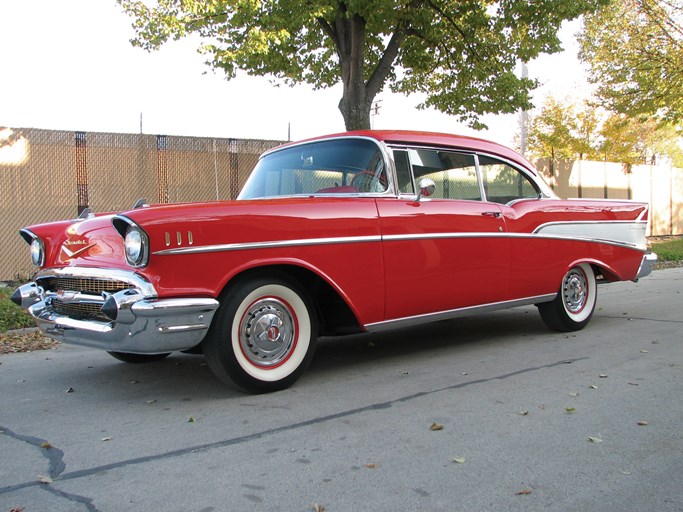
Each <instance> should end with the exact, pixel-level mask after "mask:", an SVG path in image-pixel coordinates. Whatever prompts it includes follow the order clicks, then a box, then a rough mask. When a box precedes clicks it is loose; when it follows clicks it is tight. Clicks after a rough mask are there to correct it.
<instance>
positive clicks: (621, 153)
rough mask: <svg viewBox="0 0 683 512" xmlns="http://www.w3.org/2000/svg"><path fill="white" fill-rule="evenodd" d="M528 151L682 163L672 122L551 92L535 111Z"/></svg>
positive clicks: (629, 162) (682, 152) (625, 161)
mask: <svg viewBox="0 0 683 512" xmlns="http://www.w3.org/2000/svg"><path fill="white" fill-rule="evenodd" d="M529 150H530V152H531V153H532V154H533V155H534V156H535V157H537V158H540V157H546V158H551V159H570V160H571V159H580V160H581V159H593V160H598V159H599V160H605V161H610V162H620V163H623V164H624V165H625V166H626V167H627V168H628V167H630V166H632V165H636V164H646V163H655V162H656V161H657V160H658V159H660V158H662V157H667V158H669V159H670V160H671V161H672V163H673V165H674V166H677V167H681V166H683V150H682V149H681V145H680V134H679V133H678V130H677V129H676V128H675V127H674V126H673V125H671V124H666V123H662V122H658V121H657V120H655V119H646V120H641V119H640V118H637V117H632V116H628V115H626V114H617V113H609V112H605V111H601V110H600V109H598V108H596V106H595V104H593V103H591V102H589V101H584V103H583V105H582V106H581V108H578V107H576V106H574V105H572V104H571V103H569V102H566V101H565V102H558V101H557V100H555V99H554V98H552V97H549V98H548V99H547V100H546V103H545V104H544V106H543V107H542V109H541V110H540V112H539V113H537V114H536V115H532V116H531V120H530V129H529Z"/></svg>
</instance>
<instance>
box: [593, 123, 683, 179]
mask: <svg viewBox="0 0 683 512" xmlns="http://www.w3.org/2000/svg"><path fill="white" fill-rule="evenodd" d="M601 134H602V137H603V142H602V145H601V147H600V151H601V153H602V154H603V158H604V159H605V160H609V161H613V162H621V163H623V164H624V166H625V167H626V169H630V168H631V167H632V166H633V165H637V164H648V163H653V164H654V163H656V162H657V160H659V159H661V158H662V157H666V158H668V159H670V160H671V162H672V163H673V165H675V166H678V167H683V151H682V150H681V147H680V145H679V142H678V140H679V139H678V133H677V131H676V129H675V128H674V127H673V126H671V125H662V124H660V123H658V122H657V121H656V120H654V119H646V120H641V119H638V118H634V117H629V116H627V115H625V114H613V115H611V116H610V117H609V118H608V119H606V120H605V122H604V124H603V126H602V129H601Z"/></svg>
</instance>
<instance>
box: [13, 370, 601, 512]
mask: <svg viewBox="0 0 683 512" xmlns="http://www.w3.org/2000/svg"><path fill="white" fill-rule="evenodd" d="M587 359H588V357H580V358H576V359H564V360H562V361H557V362H554V363H549V364H546V365H542V366H536V367H532V368H525V369H522V370H517V371H514V372H510V373H506V374H503V375H498V376H495V377H490V378H486V379H476V380H470V381H466V382H461V383H458V384H453V385H450V386H445V387H442V388H438V389H433V390H430V391H419V392H416V393H413V394H411V395H406V396H403V397H399V398H395V399H393V400H388V401H385V402H377V403H374V404H369V405H365V406H363V407H358V408H355V409H349V410H346V411H340V412H337V413H333V414H328V415H326V416H320V417H318V418H312V419H309V420H305V421H300V422H297V423H291V424H289V425H283V426H281V427H275V428H271V429H267V430H263V431H261V432H255V433H253V434H247V435H243V436H238V437H233V438H230V439H223V440H221V441H215V442H212V443H206V444H200V445H196V446H190V447H187V448H179V449H177V450H171V451H167V452H164V453H158V454H155V455H147V456H144V457H135V458H132V459H126V460H122V461H119V462H112V463H110V464H103V465H100V466H94V467H91V468H87V469H81V470H77V471H71V472H69V473H64V470H65V469H66V466H65V465H64V462H63V460H62V459H63V456H64V453H63V452H62V451H61V450H58V449H57V448H54V447H50V448H48V449H46V448H43V447H42V446H41V445H42V444H43V443H45V441H44V440H42V439H37V438H34V437H29V436H22V435H20V434H16V433H14V432H12V431H11V430H9V429H7V428H5V427H2V426H0V434H5V435H8V436H10V437H12V438H14V439H17V440H20V441H24V442H27V443H29V444H31V445H33V446H36V447H38V448H40V449H41V450H42V451H44V452H46V453H44V456H46V457H47V458H48V460H50V468H51V469H50V471H51V473H50V478H52V480H53V484H56V483H58V482H64V481H67V480H75V479H78V478H83V477H87V476H92V475H95V474H97V473H101V472H104V471H109V470H112V469H119V468H123V467H126V466H133V465H137V464H144V463H146V462H153V461H157V460H164V459H169V458H174V457H180V456H183V455H187V454H190V453H197V452H204V451H207V450H212V449H215V448H224V447H226V446H234V445H238V444H243V443H247V442H249V441H253V440H256V439H261V438H263V437H266V436H273V435H277V434H281V433H283V432H290V431H293V430H298V429H301V428H305V427H309V426H312V425H318V424H321V423H325V422H329V421H333V420H337V419H340V418H346V417H349V416H354V415H357V414H362V413H364V412H369V411H377V410H382V409H389V408H391V407H393V406H394V405H396V404H402V403H406V402H409V401H412V400H416V399H418V398H423V397H426V396H430V395H433V394H436V393H442V392H444V391H453V390H456V389H462V388H465V387H468V386H474V385H477V384H484V383H487V382H492V381H495V380H505V379H509V378H512V377H516V376H518V375H523V374H526V373H531V372H535V371H539V370H543V369H547V368H554V367H557V366H563V365H566V364H571V363H575V362H577V361H583V360H587ZM51 450H52V451H51ZM33 486H43V487H45V488H49V489H50V491H51V492H54V493H55V494H58V495H59V496H63V497H65V498H67V499H71V500H73V501H77V502H78V503H80V504H84V505H86V507H88V510H90V511H93V512H96V511H97V509H96V508H94V506H93V505H92V500H91V499H89V498H85V497H82V496H77V495H72V494H67V493H64V492H62V491H59V490H57V489H54V487H52V485H51V484H48V485H46V484H45V483H43V482H40V481H31V482H24V483H21V484H16V485H13V486H8V487H0V495H2V494H5V493H8V492H12V491H15V490H18V489H23V488H26V487H33Z"/></svg>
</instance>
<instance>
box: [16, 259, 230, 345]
mask: <svg viewBox="0 0 683 512" xmlns="http://www.w3.org/2000/svg"><path fill="white" fill-rule="evenodd" d="M67 273H68V278H78V277H82V275H87V278H88V279H103V280H104V279H105V278H107V279H111V275H112V271H105V272H103V273H102V274H101V277H98V276H100V273H99V272H97V271H93V270H91V269H88V270H87V272H85V274H82V273H80V272H78V269H69V270H68V271H60V270H58V271H43V272H41V273H39V274H38V275H37V276H36V277H37V279H36V282H33V283H29V284H26V285H24V286H22V287H20V288H18V289H17V290H16V291H15V292H14V294H13V295H12V300H13V301H14V302H15V303H17V304H19V305H20V306H21V307H23V308H25V309H27V310H28V312H29V313H30V314H31V316H33V318H35V320H36V324H37V325H38V327H39V328H40V329H41V331H43V333H45V335H46V336H49V337H51V338H54V339H57V340H59V341H63V342H64V343H70V344H74V345H83V346H87V347H93V348H99V349H103V350H107V351H114V352H130V353H137V354H156V353H165V352H173V351H177V350H186V349H189V348H192V347H194V346H195V345H197V344H198V343H200V342H201V341H202V339H204V336H205V335H206V333H207V332H208V330H209V327H210V326H211V321H212V320H213V315H214V313H215V312H216V309H218V306H219V303H218V301H216V300H214V299H210V298H180V299H158V298H157V297H156V292H155V290H154V288H153V287H152V286H151V284H149V283H148V282H147V281H144V280H142V279H141V278H140V277H139V276H137V275H135V274H128V273H123V272H120V271H117V272H116V277H117V278H118V279H125V280H126V282H130V284H131V287H130V288H127V289H124V290H120V291H118V292H115V293H107V292H102V293H101V294H100V295H99V296H97V295H93V294H92V293H90V294H89V293H81V292H73V291H63V290H46V289H45V288H43V287H42V286H40V284H38V283H41V282H47V281H49V279H52V278H62V277H64V275H65V274H67ZM58 303H59V304H60V305H61V306H62V307H63V306H64V304H65V303H66V304H68V306H70V307H78V306H86V307H89V308H93V307H94V308H96V309H99V311H100V313H99V316H98V317H96V318H76V317H73V316H69V315H66V314H63V313H61V312H59V311H57V309H59V307H57V304H58Z"/></svg>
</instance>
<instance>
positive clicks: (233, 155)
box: [0, 128, 283, 281]
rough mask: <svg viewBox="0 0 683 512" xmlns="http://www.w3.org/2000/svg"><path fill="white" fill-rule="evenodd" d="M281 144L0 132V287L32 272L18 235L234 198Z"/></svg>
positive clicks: (3, 130) (51, 131) (177, 138)
mask: <svg viewBox="0 0 683 512" xmlns="http://www.w3.org/2000/svg"><path fill="white" fill-rule="evenodd" d="M282 142H283V141H274V140H247V139H219V138H201V137H175V136H166V135H144V134H119V133H92V132H69V131H54V130H39V129H9V128H0V191H1V192H0V215H1V216H2V222H0V280H3V281H8V280H21V279H24V278H26V277H28V276H30V274H31V273H32V272H33V270H34V269H33V267H32V266H31V264H30V262H29V257H28V250H27V246H26V244H25V243H24V242H23V241H22V240H21V238H20V237H19V234H18V232H19V229H20V228H22V227H24V226H27V225H31V224H38V223H42V222H50V221H54V220H62V219H69V218H75V217H77V216H78V215H79V214H80V213H81V212H82V211H83V210H84V209H86V208H92V210H93V211H95V212H107V211H121V210H126V209H130V208H131V207H132V206H133V205H134V204H135V202H136V201H137V200H138V199H140V198H145V199H147V200H148V201H149V202H150V203H176V202H194V201H212V200H224V199H234V198H235V197H236V196H237V194H238V192H239V190H240V188H241V187H242V185H243V183H244V181H245V180H246V179H247V177H248V176H249V173H250V172H251V170H252V169H253V168H254V165H256V161H257V160H258V156H259V155H260V154H261V153H262V152H264V151H266V150H267V149H270V148H272V147H274V146H276V145H279V144H281V143H282Z"/></svg>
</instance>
